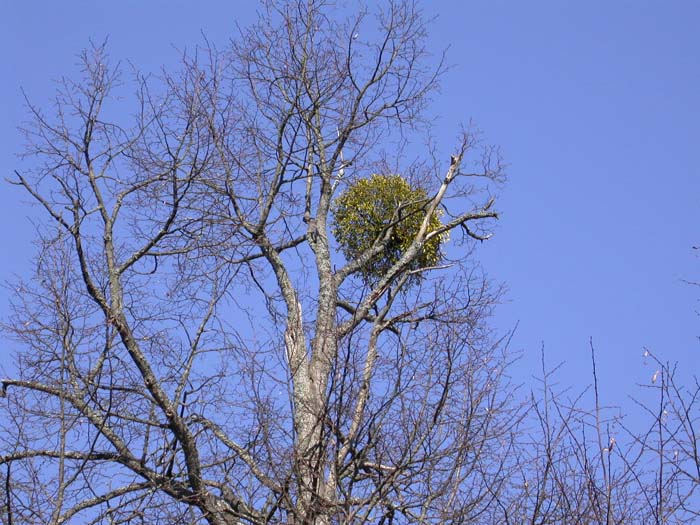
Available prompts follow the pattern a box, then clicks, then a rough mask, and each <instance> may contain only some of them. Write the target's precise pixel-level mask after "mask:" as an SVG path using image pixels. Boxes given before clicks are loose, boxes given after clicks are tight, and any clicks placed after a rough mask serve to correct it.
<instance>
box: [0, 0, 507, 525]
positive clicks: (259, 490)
mask: <svg viewBox="0 0 700 525" xmlns="http://www.w3.org/2000/svg"><path fill="white" fill-rule="evenodd" d="M332 7H333V6H332V5H330V4H328V3H327V2H323V1H314V0H311V1H305V0H304V1H302V0H299V1H292V2H278V1H268V2H266V3H264V4H263V9H262V11H261V15H260V19H259V21H258V23H257V24H255V25H253V26H251V27H250V28H248V29H245V30H242V31H241V33H240V35H239V36H238V37H237V38H236V39H235V41H234V42H233V43H232V44H231V46H230V47H227V48H225V49H221V50H219V49H217V48H216V47H215V46H213V45H210V44H208V43H207V45H206V47H204V48H202V49H198V50H197V52H196V53H194V54H190V55H186V56H184V57H183V62H182V65H183V67H182V68H181V70H180V71H179V72H178V73H176V74H167V73H164V74H163V75H162V77H161V78H160V79H158V80H153V79H151V78H147V77H145V76H142V75H140V74H138V73H133V74H132V75H131V80H125V78H126V76H125V74H124V73H123V71H122V70H121V68H120V67H119V66H118V65H117V66H113V65H112V64H111V63H110V61H109V59H108V57H107V54H106V50H105V49H104V46H97V47H93V48H91V49H90V50H88V51H87V52H86V53H84V54H83V56H82V64H83V71H82V77H81V78H80V79H79V80H77V81H70V80H65V81H63V83H62V84H61V86H60V89H59V91H58V93H57V96H56V99H55V101H54V105H53V112H52V113H51V114H47V113H46V112H44V111H43V110H41V109H40V108H39V107H38V106H35V105H33V104H32V103H30V102H28V105H29V110H30V117H31V122H30V123H29V124H28V125H27V126H26V128H25V129H24V133H25V136H26V139H27V150H26V152H25V158H26V161H27V162H26V163H25V165H24V167H22V169H21V170H18V171H17V172H16V178H15V180H14V182H15V183H16V184H18V185H20V186H22V187H23V188H24V189H26V191H27V192H28V193H29V195H31V197H32V198H33V199H34V200H35V202H37V203H38V204H39V205H40V206H41V207H42V208H43V210H44V211H45V214H46V217H47V218H48V220H47V221H46V222H45V223H43V224H42V225H41V226H40V228H39V231H38V247H39V250H38V256H37V260H36V265H35V268H34V273H33V277H32V278H31V279H29V280H28V281H27V282H23V283H19V284H17V285H15V291H16V293H15V295H14V302H13V307H14V315H13V318H12V319H11V320H10V322H9V323H8V325H7V327H6V328H7V331H8V333H10V334H11V335H12V336H13V337H14V341H15V342H16V343H17V346H16V348H18V349H19V350H18V352H17V370H18V375H17V376H16V377H13V378H9V379H4V380H2V392H3V395H4V396H5V397H6V403H5V404H4V406H3V408H2V410H3V416H4V417H3V418H2V426H3V427H4V428H3V432H2V433H1V437H0V440H1V443H2V444H1V445H0V447H1V449H2V458H0V463H1V464H2V466H3V467H5V468H6V470H5V471H4V472H3V474H2V475H3V482H4V487H5V489H4V511H3V512H4V514H3V518H2V519H3V520H4V522H5V523H7V524H8V525H9V524H12V523H41V524H46V523H51V524H59V523H173V524H177V523H181V524H193V523H211V524H233V523H256V524H257V523H307V524H312V523H316V524H327V523H328V524H329V523H385V524H389V523H409V522H410V523H463V522H471V521H474V520H479V519H481V518H480V517H483V516H488V515H493V516H495V513H494V511H493V505H494V502H495V501H496V500H497V497H496V496H497V494H499V493H500V492H499V491H500V489H499V487H503V488H505V487H507V479H506V476H507V474H508V472H510V471H509V470H508V469H507V468H505V466H506V465H507V464H509V461H510V460H509V459H508V458H509V456H508V451H509V450H511V449H512V446H513V437H512V436H513V435H514V432H515V429H516V426H517V422H518V416H519V412H518V410H517V408H515V407H516V404H515V403H513V402H512V399H511V390H510V388H509V387H508V385H507V378H506V377H505V376H504V371H505V365H506V359H507V356H506V355H505V353H504V351H503V346H502V345H500V344H499V342H498V341H496V340H494V338H493V337H492V334H491V333H490V331H489V330H488V327H487V325H486V324H485V319H486V318H487V317H488V316H489V315H490V311H491V307H492V306H493V304H494V302H495V300H496V298H497V296H498V290H497V289H492V288H490V286H489V284H488V282H487V281H486V280H485V278H484V277H483V275H482V273H481V272H480V271H479V269H478V266H477V265H476V264H475V263H474V261H473V258H472V257H471V255H472V252H473V248H474V247H475V244H476V241H482V240H485V239H487V238H488V237H489V227H490V224H491V222H492V221H493V220H494V219H496V217H497V214H496V212H495V211H494V210H493V203H494V200H493V198H492V190H493V183H494V182H498V181H499V180H500V179H501V178H502V172H501V165H500V161H499V157H498V152H497V150H496V149H494V148H489V147H484V146H482V145H481V144H480V142H479V140H478V136H477V135H476V134H474V133H473V132H471V131H468V130H467V131H464V132H463V133H462V134H461V135H460V137H459V140H458V144H457V148H456V150H454V151H453V152H452V153H453V154H452V156H451V157H450V158H440V156H439V155H438V154H437V153H435V152H436V151H439V150H444V146H440V147H432V146H429V147H428V148H427V155H415V154H414V156H415V157H416V160H414V161H407V160H406V159H405V156H406V151H409V150H410V151H411V152H414V151H415V146H416V140H417V138H418V137H421V136H425V134H424V132H425V131H426V130H427V127H426V123H425V122H424V120H423V116H424V108H425V105H426V102H427V100H428V96H429V94H430V93H431V92H432V91H433V90H434V89H435V88H436V87H437V83H438V80H439V78H440V74H441V73H442V71H443V66H442V64H441V63H440V62H439V61H438V63H437V64H436V63H435V62H434V60H432V59H430V57H429V55H428V53H427V50H426V48H425V44H426V38H427V37H426V28H425V24H424V21H423V19H422V17H421V14H420V12H419V11H418V10H417V8H416V7H415V6H414V5H413V4H412V3H411V2H389V3H388V4H387V5H386V8H385V9H383V10H381V11H379V12H377V13H368V12H360V13H359V14H355V15H352V16H350V17H348V18H345V19H341V20H339V19H336V18H333V17H331V16H329V13H330V12H331V11H332ZM431 63H432V65H431ZM132 90H133V96H130V97H128V98H126V99H125V98H124V97H125V96H127V95H130V92H131V91H132ZM124 100H127V101H131V102H134V104H131V103H127V102H124ZM408 145H410V148H409V147H408ZM445 157H447V155H445ZM397 172H398V173H401V174H403V175H404V176H405V177H407V178H408V179H409V180H410V181H411V183H412V184H414V185H418V186H421V187H423V188H425V190H426V195H428V198H427V199H426V201H425V202H424V203H423V204H422V206H421V207H420V213H422V214H423V216H424V219H423V221H422V226H421V228H420V229H419V230H418V231H416V232H415V238H414V239H413V241H412V243H411V244H410V246H409V247H408V248H407V249H406V250H405V252H404V253H403V254H402V256H401V257H400V259H399V260H398V261H396V262H395V263H394V264H392V265H391V266H390V267H389V268H388V269H387V270H386V271H385V272H384V273H383V275H381V276H380V277H379V278H378V279H376V281H373V282H372V283H368V282H366V281H365V280H363V279H361V278H360V274H361V270H362V268H363V267H365V266H366V265H367V263H368V261H371V260H372V259H373V258H376V257H379V256H381V254H382V251H383V249H384V246H386V244H387V243H388V242H389V240H390V238H391V235H392V231H393V228H395V227H396V225H397V224H398V223H399V222H400V220H401V214H400V210H401V209H402V203H397V210H398V211H397V216H396V219H395V220H394V221H392V222H391V223H389V224H387V227H386V231H385V232H384V233H383V235H380V236H379V237H378V238H377V239H376V241H375V242H374V243H373V244H372V246H371V247H370V248H369V249H368V250H367V251H366V252H365V253H363V254H361V255H359V256H358V257H357V258H356V259H355V260H344V259H343V257H342V256H341V255H340V254H341V252H340V251H339V249H338V246H337V245H336V243H335V242H334V240H333V237H332V235H331V234H330V232H331V221H332V209H333V208H332V205H333V202H334V198H335V197H336V196H337V195H338V194H339V193H340V192H341V191H343V189H344V188H346V187H348V185H351V184H352V183H353V182H354V181H356V180H358V179H359V178H363V177H367V176H368V175H369V174H371V173H397ZM412 204H413V208H415V203H412ZM436 210H440V213H441V214H442V217H443V222H442V224H443V225H442V226H441V227H440V228H439V229H437V230H434V229H433V230H428V228H427V225H428V222H429V220H430V218H431V217H432V216H433V214H434V213H435V212H436ZM446 232H450V234H451V240H450V244H449V245H448V246H447V248H446V249H445V253H444V258H443V263H442V264H440V265H439V266H435V267H431V268H417V267H416V265H415V264H412V263H413V262H414V261H415V260H416V259H417V258H418V257H419V255H420V253H421V248H422V246H423V245H424V244H425V243H426V242H427V241H429V240H430V239H431V238H432V237H434V236H437V235H444V234H445V233H446Z"/></svg>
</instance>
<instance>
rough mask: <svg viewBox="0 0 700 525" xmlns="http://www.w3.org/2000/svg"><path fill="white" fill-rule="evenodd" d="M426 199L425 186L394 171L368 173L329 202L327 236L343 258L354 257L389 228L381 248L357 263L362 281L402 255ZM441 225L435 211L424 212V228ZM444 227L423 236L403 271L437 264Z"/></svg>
mask: <svg viewBox="0 0 700 525" xmlns="http://www.w3.org/2000/svg"><path fill="white" fill-rule="evenodd" d="M428 202H429V199H428V197H427V194H426V192H425V190H423V189H422V188H417V187H412V186H411V185H410V184H409V183H408V182H407V181H406V179H404V178H403V177H401V176H400V175H376V174H375V175H372V176H371V177H370V178H369V179H361V180H358V181H357V182H355V183H354V184H353V185H351V186H350V187H349V188H348V189H347V190H346V191H345V192H344V193H342V194H341V195H340V196H339V197H338V198H337V199H336V201H335V207H334V210H333V215H334V218H335V224H334V228H333V235H334V236H335V238H336V240H337V241H338V244H339V245H340V247H341V249H342V251H343V253H344V254H345V257H346V259H348V260H354V259H356V258H357V257H359V256H360V255H361V254H362V253H364V252H365V251H367V250H368V249H369V248H371V247H372V246H373V245H374V243H375V242H381V241H382V239H384V238H385V237H386V235H387V234H388V233H389V239H388V242H387V243H386V245H385V246H384V249H383V250H382V252H381V253H380V254H379V255H377V256H376V257H374V258H373V259H371V260H370V261H369V262H368V263H367V264H366V265H365V266H363V268H362V270H361V273H362V276H363V277H364V278H365V280H375V279H378V278H380V277H381V276H383V275H384V274H385V273H386V272H387V271H388V270H389V269H390V268H391V267H392V266H393V265H394V264H395V263H396V262H397V261H398V260H399V259H400V258H401V256H402V255H403V253H404V252H405V251H406V250H407V249H408V247H409V246H410V245H411V243H412V242H413V240H414V239H415V237H416V235H417V234H418V231H419V230H420V227H421V224H422V222H423V219H424V218H425V213H426V206H427V204H428ZM441 226H442V221H441V220H440V212H439V211H438V210H436V211H435V212H433V214H432V215H431V216H430V219H429V222H428V229H427V233H431V232H433V231H435V230H437V229H438V228H440V227H441ZM446 238H447V232H445V233H442V234H440V235H436V236H434V237H432V238H431V239H430V240H428V241H426V242H425V243H424V244H423V246H422V248H421V251H420V253H419V254H418V256H417V257H416V258H415V259H414V260H413V261H412V263H411V264H410V265H409V270H418V269H421V268H426V267H429V266H433V265H435V264H437V263H438V262H439V260H440V244H441V243H442V242H443V241H445V240H446Z"/></svg>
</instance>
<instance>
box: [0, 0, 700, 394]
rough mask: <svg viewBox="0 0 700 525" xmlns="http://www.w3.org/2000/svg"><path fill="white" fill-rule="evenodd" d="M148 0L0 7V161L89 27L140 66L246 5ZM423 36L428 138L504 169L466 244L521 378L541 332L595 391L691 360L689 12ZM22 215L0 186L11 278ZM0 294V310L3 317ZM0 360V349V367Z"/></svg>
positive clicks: (484, 5)
mask: <svg viewBox="0 0 700 525" xmlns="http://www.w3.org/2000/svg"><path fill="white" fill-rule="evenodd" d="M194 5H195V4H194V3H192V2H185V1H167V2H166V1H162V0H150V1H148V2H140V1H135V0H132V1H122V2H99V3H96V2H87V1H82V0H80V1H78V0H72V1H66V2H49V1H48V0H46V1H31V0H27V1H25V2H19V1H16V2H15V1H10V0H4V1H3V2H2V3H0V20H1V22H0V24H1V25H0V29H1V31H0V46H1V47H2V49H3V50H4V53H2V55H0V56H2V64H1V67H2V71H4V72H5V74H4V79H3V82H2V83H0V91H1V93H0V94H1V96H2V100H3V103H2V106H1V107H2V119H1V123H0V138H1V140H0V168H1V169H0V171H1V172H2V175H3V177H9V176H11V174H12V170H13V169H15V168H17V167H19V166H20V163H19V161H18V160H17V159H16V157H15V154H16V153H17V152H19V151H20V150H21V138H20V136H19V134H18V133H17V132H16V129H15V128H16V126H17V125H18V124H19V123H20V122H21V120H22V118H23V116H24V109H23V101H22V96H21V92H20V86H22V87H23V88H24V89H25V90H26V91H27V93H28V94H29V95H30V97H31V98H32V99H33V100H34V101H36V102H38V103H40V104H44V103H45V102H47V101H48V98H49V97H50V95H51V93H52V92H53V86H52V85H51V83H50V80H51V79H56V78H58V77H60V76H61V75H64V74H65V75H68V76H70V75H75V74H76V68H75V64H76V62H77V60H76V55H77V53H78V52H79V51H80V49H81V48H82V47H84V46H86V45H87V44H88V40H89V39H90V38H92V39H94V40H97V41H101V40H103V39H104V38H105V37H106V36H109V40H110V49H111V53H112V56H113V57H114V58H117V59H124V60H130V61H132V62H133V63H134V64H135V65H136V66H138V67H139V68H142V69H144V70H150V71H157V69H158V68H159V67H160V65H161V64H165V65H168V64H173V63H174V62H175V60H176V58H177V51H176V48H180V49H182V48H185V47H190V48H191V47H193V46H194V45H195V44H197V43H198V42H201V34H200V32H201V31H203V32H205V33H206V34H207V35H208V37H209V38H210V40H211V41H213V42H218V43H223V42H225V40H226V38H227V37H228V36H229V35H231V34H233V32H234V24H235V23H236V22H238V23H240V24H242V25H245V24H246V23H247V22H248V21H250V20H251V19H252V16H253V12H254V3H253V2H232V1H230V2H224V1H202V2H198V3H197V4H196V6H197V8H196V9H195V8H194V7H193V6H194ZM424 5H425V6H426V7H425V9H426V12H427V13H428V14H429V15H430V16H432V15H435V16H437V19H436V20H435V22H434V23H433V31H432V33H431V34H432V40H431V45H432V46H433V47H434V50H435V52H436V53H438V52H439V51H440V50H441V49H443V48H445V47H446V46H448V45H449V46H450V49H449V54H448V61H449V63H451V64H453V65H454V67H453V68H452V69H451V70H450V72H449V73H448V74H447V75H446V77H445V78H444V81H443V86H442V90H441V92H440V93H438V94H436V95H435V96H434V104H433V106H432V108H431V114H432V115H433V116H435V117H437V118H438V120H437V127H436V130H435V136H436V138H437V139H438V140H440V141H441V143H442V144H443V149H446V148H448V147H449V145H450V144H451V142H452V141H453V140H454V137H455V136H456V131H457V129H458V126H459V123H460V122H466V121H468V120H469V119H470V118H472V119H474V121H475V122H476V123H477V124H478V126H479V127H480V128H481V129H482V130H483V131H484V136H485V138H486V139H487V140H488V141H489V142H493V143H496V144H499V145H500V146H501V148H502V150H503V154H504V156H505V159H506V161H507V162H508V164H509V166H510V167H509V169H508V173H509V176H510V178H509V182H508V183H507V185H506V186H505V187H504V190H503V194H502V197H501V199H500V201H499V209H500V210H501V211H502V219H501V221H500V224H499V226H498V231H497V235H496V236H495V237H494V239H493V240H492V241H490V242H489V243H485V244H484V246H483V247H482V249H481V260H482V261H483V265H484V267H485V269H486V270H487V272H488V273H489V275H490V276H491V277H492V278H493V279H494V280H495V281H499V282H505V283H506V284H507V285H508V288H509V292H508V294H507V296H506V300H505V302H504V304H503V305H502V306H501V307H500V308H499V309H498V311H497V313H496V317H495V319H494V323H495V326H496V327H497V329H499V330H506V329H508V328H509V327H512V326H514V325H515V323H516V322H519V327H518V331H517V333H516V336H515V338H514V340H513V348H514V349H515V350H520V351H522V352H523V353H524V357H523V359H522V361H521V362H520V363H519V364H517V365H516V367H515V368H514V375H515V376H516V379H518V380H526V379H527V378H528V377H529V376H530V375H531V374H533V373H536V371H537V363H538V360H539V351H540V347H541V345H542V344H543V343H544V345H545V348H546V352H547V358H548V360H549V362H550V363H551V364H556V363H558V362H560V361H565V362H566V366H565V367H564V368H563V369H562V371H561V373H560V376H559V379H560V382H561V383H562V384H572V385H574V386H577V387H580V386H583V385H586V384H588V382H589V381H590V375H589V374H588V371H589V363H590V358H589V354H588V340H589V337H593V339H594V342H595V346H596V348H597V351H598V365H599V376H600V380H601V383H602V385H603V387H602V389H603V393H604V401H605V402H606V403H608V404H620V403H621V404H624V403H625V398H626V396H627V395H628V393H630V392H631V391H632V389H633V386H634V384H635V383H639V382H641V383H648V381H649V378H650V377H651V374H652V373H653V370H651V369H650V368H649V366H650V365H649V364H647V365H646V366H645V364H644V362H643V359H642V357H641V355H642V352H643V347H645V346H646V347H648V348H649V349H650V350H651V351H652V352H655V353H656V354H657V355H659V356H660V357H661V358H662V359H664V360H670V361H680V362H681V364H682V369H683V371H684V372H692V371H694V370H695V369H696V367H697V364H698V363H699V362H700V360H699V359H698V355H700V354H699V352H700V343H699V342H698V335H700V323H698V317H697V314H696V310H697V309H698V305H699V303H698V299H699V298H700V288H694V287H692V286H689V285H687V284H685V283H684V282H683V280H700V264H699V263H700V259H699V256H700V251H699V250H693V249H692V247H693V245H700V231H699V230H698V224H700V221H699V219H700V206H699V204H700V202H699V201H700V168H698V165H699V160H700V159H698V156H699V155H698V152H699V151H700V148H699V147H698V142H699V141H700V118H699V116H700V32H698V30H697V22H698V20H700V3H698V2H694V1H691V0H685V1H684V0H668V1H663V2H662V1H661V0H658V1H646V0H615V1H609V0H607V1H603V0H592V1H586V2H568V1H555V0H550V1H532V2H520V1H516V0H511V1H505V0H480V1H452V0H449V1H447V0H445V1H434V2H431V3H430V4H429V5H428V2H425V3H424ZM33 213H35V211H33V210H32V209H30V208H29V207H28V206H27V205H26V199H25V198H24V196H23V195H22V194H21V193H20V192H19V191H18V190H17V189H15V188H12V187H10V186H8V185H3V186H1V187H0V220H2V223H3V224H5V225H6V226H5V228H4V229H3V234H2V239H3V241H4V244H5V246H4V249H3V250H1V251H0V278H1V279H3V280H4V279H7V278H11V276H12V274H13V273H16V274H22V273H23V272H24V271H25V269H26V268H27V263H28V260H29V258H30V256H31V253H32V246H31V239H32V237H33V227H32V226H31V223H30V220H29V218H30V217H31V216H32V214H33ZM7 300H8V298H7V292H6V291H5V290H0V314H5V313H6V312H7V307H6V305H7ZM7 355H8V349H7V347H6V346H5V347H3V348H2V349H0V359H2V360H4V359H5V358H6V356H7Z"/></svg>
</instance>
